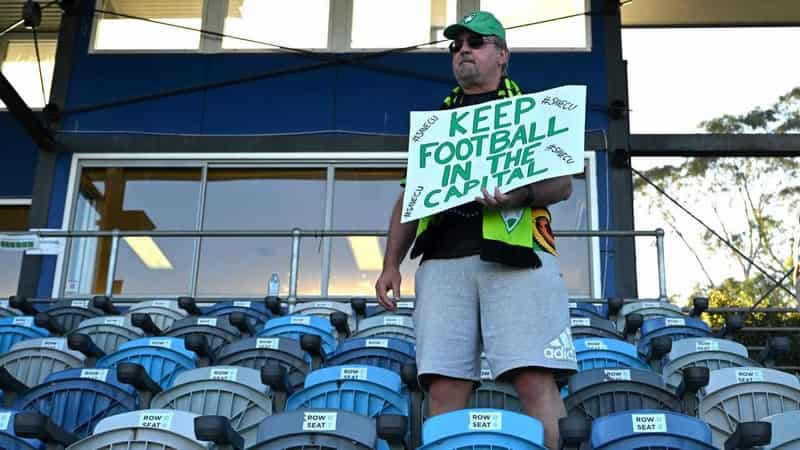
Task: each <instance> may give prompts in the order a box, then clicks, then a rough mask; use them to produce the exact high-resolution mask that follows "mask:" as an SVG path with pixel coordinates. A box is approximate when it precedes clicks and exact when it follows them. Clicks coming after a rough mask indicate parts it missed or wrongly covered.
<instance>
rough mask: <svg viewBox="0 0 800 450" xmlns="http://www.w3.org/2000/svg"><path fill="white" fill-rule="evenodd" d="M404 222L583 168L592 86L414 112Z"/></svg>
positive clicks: (409, 146) (412, 115)
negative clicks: (484, 194) (485, 194)
mask: <svg viewBox="0 0 800 450" xmlns="http://www.w3.org/2000/svg"><path fill="white" fill-rule="evenodd" d="M410 125H411V127H410V132H409V135H410V139H409V143H408V172H407V174H406V189H405V194H404V196H403V212H402V215H401V220H400V221H401V222H403V223H406V222H410V221H413V220H417V219H420V218H422V217H426V216H429V215H432V214H435V213H438V212H441V211H445V210H447V209H450V208H452V207H454V206H458V205H463V204H465V203H469V202H471V201H473V200H474V199H475V197H476V196H478V195H480V193H481V188H486V189H487V190H488V191H489V192H494V189H495V187H498V188H500V191H501V192H504V193H505V192H508V191H511V190H513V189H516V188H518V187H521V186H525V185H527V184H530V183H533V182H535V181H541V180H545V179H548V178H554V177H558V176H562V175H571V174H575V173H581V172H583V150H584V133H585V128H586V86H562V87H558V88H555V89H549V90H546V91H542V92H537V93H534V94H527V95H520V96H517V97H511V98H504V99H500V100H495V101H491V102H486V103H480V104H478V105H473V106H466V107H462V108H456V109H452V110H443V111H412V112H411V121H410Z"/></svg>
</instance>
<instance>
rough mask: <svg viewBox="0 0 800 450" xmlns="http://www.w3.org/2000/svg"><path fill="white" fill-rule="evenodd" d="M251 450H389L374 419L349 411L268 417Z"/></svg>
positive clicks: (294, 413) (303, 411) (289, 413)
mask: <svg viewBox="0 0 800 450" xmlns="http://www.w3.org/2000/svg"><path fill="white" fill-rule="evenodd" d="M256 441H257V443H256V445H255V446H253V447H249V449H248V450H285V449H309V450H313V449H325V450H328V449H336V450H389V446H388V445H387V443H386V442H384V441H382V440H381V439H379V437H378V433H377V431H376V425H375V421H374V419H371V418H369V417H365V416H361V415H358V414H354V413H351V412H348V411H341V410H332V409H301V410H297V411H292V412H287V413H283V414H276V415H274V416H271V417H267V418H266V419H264V421H263V422H261V425H260V426H259V428H258V438H257V440H256Z"/></svg>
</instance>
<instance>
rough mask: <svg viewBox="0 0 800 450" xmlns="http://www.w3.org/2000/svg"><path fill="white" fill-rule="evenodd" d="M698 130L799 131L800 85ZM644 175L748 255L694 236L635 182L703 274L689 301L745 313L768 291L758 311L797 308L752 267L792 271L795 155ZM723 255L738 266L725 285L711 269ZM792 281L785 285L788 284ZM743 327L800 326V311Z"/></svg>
mask: <svg viewBox="0 0 800 450" xmlns="http://www.w3.org/2000/svg"><path fill="white" fill-rule="evenodd" d="M700 125H701V126H702V127H703V128H704V129H705V130H706V131H708V132H710V133H732V134H739V133H773V134H783V133H791V132H800V87H798V88H795V89H793V90H792V91H791V92H789V93H787V94H786V95H783V96H781V97H780V98H779V99H778V101H777V102H776V103H775V104H774V105H772V106H771V107H769V108H766V109H762V108H755V109H753V110H752V111H750V112H748V113H746V114H742V115H730V114H726V115H723V116H722V117H717V118H715V119H711V120H708V121H705V122H702V123H701V124H700ZM643 173H644V174H645V176H647V177H648V178H649V179H651V180H652V181H653V182H655V183H656V184H658V185H659V186H660V187H661V188H662V189H664V190H665V191H666V192H668V193H669V194H670V195H672V196H673V197H675V198H676V200H678V201H679V202H681V204H683V205H685V206H687V207H688V209H689V210H690V211H692V212H694V213H695V214H697V215H698V216H700V217H701V218H702V219H703V220H704V221H705V222H706V223H707V224H708V225H709V226H710V227H711V228H713V229H714V230H716V231H717V232H718V233H719V234H721V235H722V236H723V237H725V239H727V240H728V241H730V242H731V243H732V244H733V245H734V246H736V247H737V248H738V249H739V250H741V252H742V253H743V254H744V255H745V256H746V257H743V256H742V255H740V254H737V253H736V252H733V251H732V250H730V249H729V247H728V246H727V245H726V244H724V243H723V242H722V241H721V240H720V239H718V238H717V237H715V236H714V235H713V234H712V233H710V232H707V231H702V232H701V233H700V234H699V236H698V235H697V232H696V231H695V230H696V229H697V226H696V225H695V224H694V223H693V219H691V218H689V217H688V216H687V215H685V214H684V213H683V212H681V211H679V210H678V209H677V208H676V207H674V206H673V205H672V203H670V202H669V201H668V200H666V199H665V198H664V197H663V196H661V195H660V194H658V193H657V192H656V191H655V190H654V189H652V187H650V186H649V185H647V184H646V183H645V182H644V180H642V179H641V178H640V177H636V178H635V181H634V187H635V189H636V191H637V192H636V194H637V201H639V202H642V203H644V204H646V205H647V207H648V208H649V209H650V210H651V212H653V213H657V214H660V215H661V217H662V218H663V220H664V223H665V224H666V228H668V229H669V231H672V232H673V233H674V234H675V235H677V236H678V237H679V238H680V239H681V240H682V242H683V243H684V244H685V245H686V247H687V248H688V250H689V251H690V252H691V253H692V254H693V255H694V256H695V259H696V260H697V262H698V264H699V265H700V267H701V269H702V270H703V273H704V274H705V277H706V283H703V284H701V285H698V286H697V287H696V290H695V292H694V293H693V294H692V295H691V296H690V298H691V297H694V296H697V295H705V296H708V297H709V303H710V306H711V307H748V308H749V307H752V306H753V305H754V304H755V303H757V302H758V301H759V300H761V299H762V297H764V296H765V295H766V294H767V293H768V292H769V291H770V290H772V292H771V293H770V294H769V295H768V296H766V298H764V300H763V301H762V302H761V303H760V304H759V305H758V306H759V307H796V306H797V301H796V299H795V298H794V297H793V296H791V295H789V294H788V293H787V292H786V291H785V290H783V289H773V287H774V283H773V282H772V281H771V280H769V279H768V278H767V276H766V275H765V274H763V273H762V272H761V271H759V270H758V269H756V268H755V266H754V264H753V262H755V263H756V264H757V265H758V266H760V267H762V268H764V269H766V271H767V273H768V274H769V275H770V276H772V277H773V278H775V279H777V280H780V279H781V278H782V277H783V275H784V274H785V273H786V271H788V270H789V268H790V267H791V265H790V264H791V262H790V261H791V247H792V242H791V237H792V236H794V235H795V234H796V232H797V225H798V211H800V158H773V157H769V158H768V157H748V158H740V157H726V158H720V157H712V158H685V159H684V160H683V161H681V162H680V163H679V164H672V165H664V166H660V167H655V168H652V169H650V170H647V171H646V172H643ZM687 223H691V226H687ZM720 258H726V260H727V261H728V262H731V263H733V264H732V265H733V267H735V269H736V270H735V273H732V274H730V275H729V276H727V278H725V279H723V280H718V279H714V276H713V275H712V273H711V272H714V270H710V269H712V268H711V267H709V265H710V264H713V262H712V261H719V260H720ZM751 261H752V262H751ZM790 280H791V278H790V279H788V280H786V282H784V285H785V286H787V287H788V286H790ZM705 319H706V320H707V322H708V323H709V324H710V325H712V327H720V326H722V324H723V322H724V318H723V316H720V315H713V316H709V315H706V317H705ZM745 324H746V325H745V326H753V325H755V324H759V325H760V326H799V325H800V314H765V313H757V314H751V315H749V316H746V317H745ZM765 338H766V336H765V335H761V336H758V335H754V334H746V335H743V336H742V337H741V339H740V340H744V341H745V342H743V343H745V344H748V345H763V343H764V340H765ZM795 356H797V355H795ZM795 363H796V361H795Z"/></svg>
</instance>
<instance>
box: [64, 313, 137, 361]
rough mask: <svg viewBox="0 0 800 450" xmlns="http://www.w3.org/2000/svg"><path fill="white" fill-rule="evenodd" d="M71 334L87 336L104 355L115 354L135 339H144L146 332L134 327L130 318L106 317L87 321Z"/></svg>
mask: <svg viewBox="0 0 800 450" xmlns="http://www.w3.org/2000/svg"><path fill="white" fill-rule="evenodd" d="M71 334H85V335H86V336H89V338H90V339H91V340H92V342H94V344H95V345H97V347H99V348H100V350H102V351H103V353H106V354H108V353H113V352H115V351H117V350H118V349H119V347H120V346H121V345H122V344H124V343H126V342H130V341H132V340H134V339H139V338H143V337H144V331H142V330H141V329H140V328H137V327H135V326H133V324H132V323H131V319H130V317H128V316H104V317H94V318H92V319H86V320H84V321H83V322H81V323H80V324H79V325H78V327H77V328H75V329H74V330H73V331H72V333H71Z"/></svg>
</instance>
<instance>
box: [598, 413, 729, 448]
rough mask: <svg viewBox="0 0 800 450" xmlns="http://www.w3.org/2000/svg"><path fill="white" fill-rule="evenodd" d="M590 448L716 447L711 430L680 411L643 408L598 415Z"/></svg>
mask: <svg viewBox="0 0 800 450" xmlns="http://www.w3.org/2000/svg"><path fill="white" fill-rule="evenodd" d="M591 439H592V440H591V447H592V449H593V450H631V449H637V450H640V449H659V450H716V449H717V448H718V447H715V446H714V445H712V443H711V430H710V429H709V427H708V425H706V424H705V423H703V422H702V421H700V420H698V419H696V418H694V417H689V416H685V415H683V414H679V413H675V412H670V411H661V410H655V409H643V410H636V411H625V412H621V413H616V414H612V415H609V416H605V417H601V418H598V419H596V420H595V421H594V423H593V424H592V438H591Z"/></svg>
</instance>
